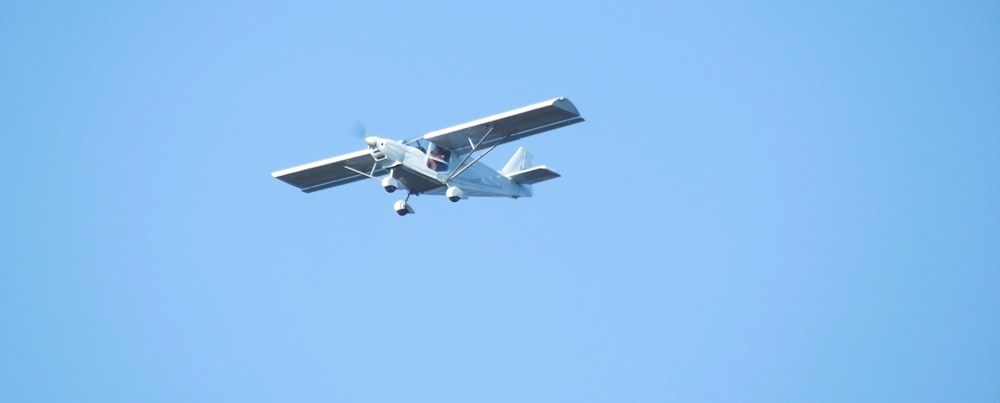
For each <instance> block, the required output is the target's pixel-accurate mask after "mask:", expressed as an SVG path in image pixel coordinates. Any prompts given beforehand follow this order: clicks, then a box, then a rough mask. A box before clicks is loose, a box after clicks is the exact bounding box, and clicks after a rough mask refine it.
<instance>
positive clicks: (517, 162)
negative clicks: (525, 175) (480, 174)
mask: <svg viewBox="0 0 1000 403" xmlns="http://www.w3.org/2000/svg"><path fill="white" fill-rule="evenodd" d="M531 159H532V157H531V153H530V152H528V150H525V149H524V147H519V148H518V149H517V151H515V152H514V156H513V157H510V161H507V165H504V166H503V169H501V170H500V173H502V174H504V175H507V176H510V174H512V173H515V172H520V171H523V170H525V169H528V168H531Z"/></svg>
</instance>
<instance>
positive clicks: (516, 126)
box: [423, 98, 583, 153]
mask: <svg viewBox="0 0 1000 403" xmlns="http://www.w3.org/2000/svg"><path fill="white" fill-rule="evenodd" d="M582 121H583V117H581V116H580V112H578V111H577V110H576V107H575V106H573V103H572V102H570V100H568V99H566V98H556V99H550V100H548V101H545V102H539V103H537V104H534V105H528V106H525V107H523V108H518V109H514V110H512V111H508V112H504V113H500V114H497V115H493V116H489V117H485V118H482V119H479V120H474V121H471V122H469V123H463V124H460V125H458V126H452V127H449V128H447V129H441V130H438V131H434V132H430V133H427V134H425V135H424V137H423V138H424V140H427V141H430V142H432V143H435V144H437V145H440V146H442V147H445V148H450V149H452V150H453V151H457V152H460V153H466V152H469V151H470V150H471V149H472V146H473V145H475V144H477V143H479V142H480V141H482V144H479V146H478V147H479V148H482V147H489V146H492V145H495V144H501V143H506V142H509V141H514V140H518V139H521V138H524V137H528V136H531V135H533V134H538V133H541V132H544V131H548V130H552V129H555V128H559V127H563V126H567V125H571V124H573V123H578V122H582ZM487 133H488V134H489V135H488V136H487ZM484 136H486V139H485V140H483V137H484ZM477 149H478V148H477Z"/></svg>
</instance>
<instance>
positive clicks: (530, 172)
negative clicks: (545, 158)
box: [507, 165, 559, 185]
mask: <svg viewBox="0 0 1000 403" xmlns="http://www.w3.org/2000/svg"><path fill="white" fill-rule="evenodd" d="M507 177H508V178H510V180H512V181H514V182H517V183H520V184H522V185H531V184H534V183H538V182H541V181H547V180H549V179H555V178H558V177H559V174H558V173H556V171H553V170H551V169H549V168H548V167H546V166H544V165H540V166H537V167H534V168H528V169H525V170H523V171H518V172H514V173H512V174H507Z"/></svg>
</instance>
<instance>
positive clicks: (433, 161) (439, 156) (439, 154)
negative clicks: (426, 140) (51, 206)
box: [427, 144, 451, 172]
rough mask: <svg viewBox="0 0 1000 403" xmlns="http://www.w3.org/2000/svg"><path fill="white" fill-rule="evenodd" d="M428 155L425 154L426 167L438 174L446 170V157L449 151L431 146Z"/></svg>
mask: <svg viewBox="0 0 1000 403" xmlns="http://www.w3.org/2000/svg"><path fill="white" fill-rule="evenodd" d="M430 149H431V150H430V153H428V154H427V167H428V168H430V169H433V170H435V171H438V172H443V171H447V170H448V157H450V156H451V151H448V150H447V149H444V148H441V147H438V146H436V145H434V144H431V147H430Z"/></svg>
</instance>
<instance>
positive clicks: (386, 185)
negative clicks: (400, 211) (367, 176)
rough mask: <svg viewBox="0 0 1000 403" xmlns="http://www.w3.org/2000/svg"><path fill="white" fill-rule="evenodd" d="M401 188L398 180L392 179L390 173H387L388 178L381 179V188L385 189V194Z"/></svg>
mask: <svg viewBox="0 0 1000 403" xmlns="http://www.w3.org/2000/svg"><path fill="white" fill-rule="evenodd" d="M401 186H403V184H402V183H400V182H399V179H396V178H395V177H393V175H392V172H390V173H389V176H387V177H385V178H382V188H383V189H385V191H386V192H389V193H392V192H395V191H396V189H399V188H400V187H401Z"/></svg>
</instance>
